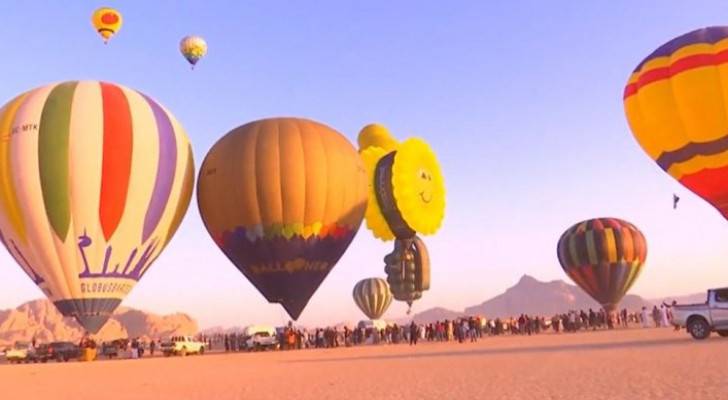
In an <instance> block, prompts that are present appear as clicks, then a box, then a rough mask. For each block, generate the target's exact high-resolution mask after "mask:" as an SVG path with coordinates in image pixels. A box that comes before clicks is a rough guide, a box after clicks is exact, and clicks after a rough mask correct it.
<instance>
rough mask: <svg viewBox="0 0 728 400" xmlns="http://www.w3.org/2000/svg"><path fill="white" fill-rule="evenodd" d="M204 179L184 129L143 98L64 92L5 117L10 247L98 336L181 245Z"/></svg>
mask: <svg viewBox="0 0 728 400" xmlns="http://www.w3.org/2000/svg"><path fill="white" fill-rule="evenodd" d="M193 181H194V164H193V160H192V152H191V148H190V144H189V141H188V139H187V136H186V134H185V132H184V130H183V129H182V126H181V125H180V124H179V122H177V120H176V119H175V118H174V116H172V114H170V113H169V112H168V111H167V110H166V109H165V108H163V107H162V106H161V105H160V104H159V103H157V102H156V101H154V100H152V99H151V98H150V97H148V96H146V95H144V94H142V93H139V92H137V91H135V90H132V89H129V88H126V87H123V86H120V85H116V84H113V83H108V82H97V81H70V82H63V83H56V84H51V85H47V86H43V87H40V88H37V89H33V90H31V91H28V92H26V93H23V94H21V95H20V96H18V97H16V98H15V99H13V100H11V101H10V102H9V103H7V104H6V105H5V106H4V107H3V108H2V110H0V241H1V242H2V243H3V245H5V247H6V248H7V250H8V252H9V253H10V254H11V255H12V256H13V258H15V260H16V261H17V263H18V264H19V265H20V267H21V268H22V269H23V271H25V272H26V273H27V274H28V275H29V276H30V278H31V279H32V280H33V282H35V283H36V284H37V285H38V286H39V287H40V288H41V290H42V291H43V292H44V293H45V294H46V296H47V297H48V298H49V299H50V300H52V301H53V302H54V304H55V305H56V307H57V308H58V309H59V310H60V312H61V313H62V314H63V315H65V316H74V317H75V318H76V319H77V320H78V321H79V323H80V324H81V325H82V326H83V327H85V328H86V330H87V331H89V332H94V333H95V332H97V331H98V330H99V329H100V328H101V326H103V324H104V323H105V322H106V320H107V319H108V317H109V315H110V314H111V313H112V311H113V310H114V309H115V308H116V307H117V306H118V305H119V303H121V301H122V299H123V298H124V297H125V296H126V295H127V294H128V293H129V291H130V290H131V289H132V288H133V287H134V285H135V284H136V283H137V282H138V281H139V279H141V278H142V276H144V274H145V273H146V271H147V270H148V269H149V266H150V265H151V263H152V262H153V261H154V260H155V259H156V258H157V257H158V256H159V254H160V252H161V251H162V249H163V248H164V247H165V246H166V245H167V243H168V242H169V240H170V239H171V238H172V235H174V233H175V231H176V230H177V228H178V226H179V224H180V222H181V221H182V218H183V216H184V214H185V212H186V210H187V207H188V205H189V201H190V197H191V193H192V187H193Z"/></svg>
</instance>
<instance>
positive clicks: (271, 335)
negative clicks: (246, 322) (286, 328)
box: [243, 325, 278, 351]
mask: <svg viewBox="0 0 728 400" xmlns="http://www.w3.org/2000/svg"><path fill="white" fill-rule="evenodd" d="M243 336H244V337H245V348H246V349H248V351H252V350H265V349H273V350H275V349H277V348H278V335H277V333H276V329H275V328H273V327H272V326H264V325H251V326H248V327H246V328H245V330H244V331H243Z"/></svg>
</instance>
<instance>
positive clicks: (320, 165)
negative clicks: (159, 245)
mask: <svg viewBox="0 0 728 400" xmlns="http://www.w3.org/2000/svg"><path fill="white" fill-rule="evenodd" d="M366 182H367V181H366V170H365V169H364V166H363V165H362V161H361V159H360V158H359V155H358V154H357V152H356V150H355V149H354V146H352V145H351V143H350V142H349V141H348V140H347V139H346V138H345V137H344V136H343V135H342V134H340V133H339V132H337V131H335V130H333V129H331V128H330V127H328V126H326V125H323V124H321V123H318V122H314V121H311V120H306V119H301V118H269V119H264V120H259V121H253V122H250V123H248V124H245V125H243V126H240V127H238V128H235V129H233V130H232V131H230V132H228V133H227V134H226V135H225V136H223V137H222V138H221V139H220V140H219V141H218V142H217V143H215V145H214V146H213V147H212V148H211V149H210V151H209V153H208V154H207V156H206V157H205V161H204V162H203V164H202V168H200V176H199V179H198V183H197V202H198V204H199V207H200V213H201V214H202V219H203V221H204V222H205V226H206V227H207V230H208V232H209V233H210V235H211V236H212V238H213V240H214V241H215V243H217V245H218V246H219V247H220V249H222V251H223V252H224V253H225V255H227V257H228V258H229V259H230V260H231V261H232V262H233V263H234V264H235V266H236V267H237V268H238V269H239V270H240V272H242V274H243V275H245V277H246V278H248V279H249V280H250V281H251V283H253V285H255V287H256V288H257V289H258V290H259V291H260V292H261V293H262V294H263V296H265V298H266V299H268V301H269V302H275V303H280V304H281V305H282V306H283V308H285V309H286V311H287V312H288V314H289V315H290V316H291V317H292V318H293V319H298V317H299V316H300V315H301V312H302V311H303V309H304V308H305V307H306V304H307V303H308V301H309V299H310V298H311V296H313V294H314V292H315V291H316V289H317V288H318V287H319V285H321V282H323V280H324V279H325V278H326V275H328V273H329V271H331V269H332V268H334V266H335V265H336V263H337V262H338V261H339V258H341V256H342V255H343V254H344V252H345V251H346V249H347V248H348V247H349V244H350V243H351V241H352V240H353V239H354V235H356V232H357V230H358V229H359V225H361V222H362V219H363V218H364V211H365V209H366V204H367V183H366Z"/></svg>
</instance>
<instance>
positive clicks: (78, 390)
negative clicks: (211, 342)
mask: <svg viewBox="0 0 728 400" xmlns="http://www.w3.org/2000/svg"><path fill="white" fill-rule="evenodd" d="M726 360H728V339H727V338H720V337H718V336H717V335H713V336H712V337H711V338H710V339H708V340H705V341H702V342H698V341H694V340H692V339H691V338H690V337H689V336H688V335H687V334H686V333H685V332H684V331H681V332H674V331H672V329H667V328H662V329H638V328H637V329H629V330H618V331H598V332H582V333H574V334H542V335H539V336H531V337H529V336H519V337H514V336H505V337H489V338H484V339H482V340H481V341H479V342H477V343H463V344H459V343H420V344H419V345H417V346H416V347H410V346H408V345H396V346H392V345H389V346H387V345H383V346H368V347H355V348H337V349H322V350H299V351H287V352H265V353H235V354H222V353H221V354H207V355H204V356H188V357H184V358H181V357H179V358H163V357H156V358H153V359H142V360H116V361H95V362H92V363H81V362H71V363H66V364H55V363H50V364H29V365H0V388H1V389H0V393H2V396H1V397H2V398H4V399H74V400H78V399H105V400H117V399H256V400H257V399H303V400H306V399H312V400H313V399H315V400H320V399H346V400H355V399H367V400H371V399H438V400H444V399H580V400H585V399H682V400H686V399H701V400H709V399H726V398H728V370H726Z"/></svg>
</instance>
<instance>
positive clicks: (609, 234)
mask: <svg viewBox="0 0 728 400" xmlns="http://www.w3.org/2000/svg"><path fill="white" fill-rule="evenodd" d="M604 241H605V242H606V246H605V247H606V248H605V250H607V261H608V262H609V263H615V262H617V241H616V238H615V237H614V230H613V229H612V228H606V229H604Z"/></svg>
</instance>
